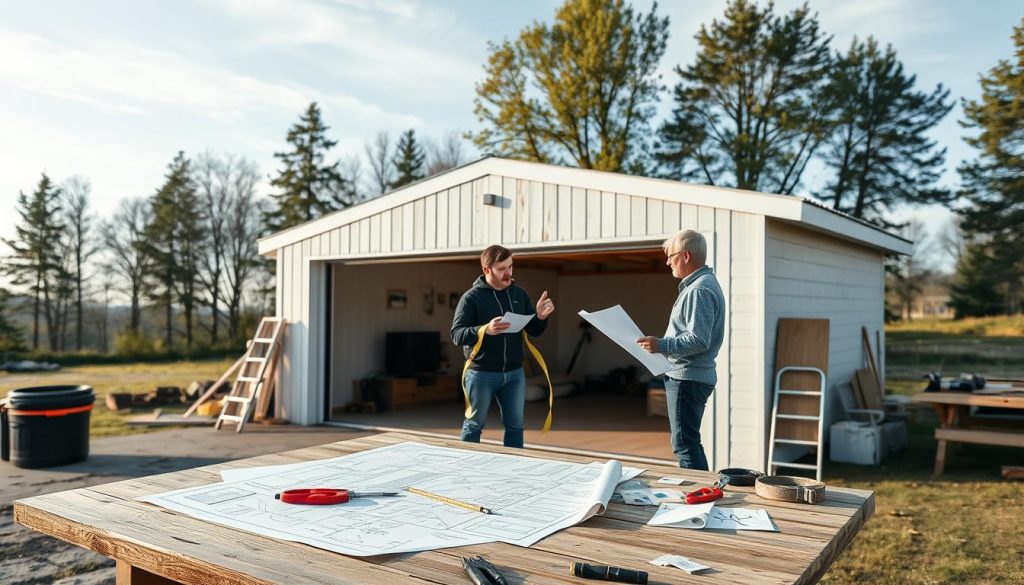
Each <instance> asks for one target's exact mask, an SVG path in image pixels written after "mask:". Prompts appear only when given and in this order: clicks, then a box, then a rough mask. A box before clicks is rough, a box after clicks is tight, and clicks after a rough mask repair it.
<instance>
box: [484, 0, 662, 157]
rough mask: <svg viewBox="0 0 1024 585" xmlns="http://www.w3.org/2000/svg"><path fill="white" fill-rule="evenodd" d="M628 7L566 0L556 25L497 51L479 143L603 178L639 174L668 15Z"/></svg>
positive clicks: (534, 29) (601, 0) (611, 0)
mask: <svg viewBox="0 0 1024 585" xmlns="http://www.w3.org/2000/svg"><path fill="white" fill-rule="evenodd" d="M657 8H658V7H657V4H656V3H655V4H654V5H653V6H652V8H651V12H650V13H648V14H637V13H636V12H635V11H634V10H633V8H632V6H630V5H629V4H627V3H626V2H625V1H624V0H566V1H565V3H564V4H562V6H561V7H560V8H558V10H557V11H556V12H555V21H554V23H553V24H551V25H548V24H544V23H534V24H533V25H531V26H529V27H527V28H525V29H524V30H523V31H522V32H520V34H519V38H518V39H516V40H515V41H508V40H506V41H504V42H502V43H501V44H493V43H492V44H491V45H490V48H489V50H490V55H489V57H488V61H487V64H486V65H485V71H486V78H485V79H484V81H483V82H481V83H479V84H477V86H476V93H477V98H476V100H475V108H474V111H475V112H476V115H477V118H478V119H479V120H480V122H482V123H483V124H484V126H485V127H484V129H483V130H481V131H480V132H478V133H476V134H475V135H473V140H474V142H475V143H476V145H477V146H478V147H479V148H480V149H481V150H485V151H494V152H496V153H498V154H501V155H503V156H509V157H512V158H521V159H526V160H534V161H539V162H544V163H551V164H569V165H575V166H578V167H581V168H586V169H599V170H604V171H615V172H622V171H630V172H635V171H637V170H640V166H641V165H642V163H643V162H644V157H645V155H646V150H647V134H648V123H649V121H650V119H651V117H652V116H654V113H655V112H654V109H655V106H656V104H657V99H658V93H659V92H660V91H661V89H662V87H661V83H660V76H659V75H658V72H657V69H658V62H659V61H661V57H662V55H663V54H664V52H665V45H666V42H667V40H668V18H659V17H658V16H657Z"/></svg>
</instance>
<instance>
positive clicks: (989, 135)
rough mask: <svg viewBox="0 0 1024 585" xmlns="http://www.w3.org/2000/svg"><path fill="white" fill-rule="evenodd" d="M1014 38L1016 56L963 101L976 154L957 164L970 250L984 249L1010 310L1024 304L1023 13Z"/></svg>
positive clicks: (1006, 309) (995, 69)
mask: <svg viewBox="0 0 1024 585" xmlns="http://www.w3.org/2000/svg"><path fill="white" fill-rule="evenodd" d="M1013 42H1014V47H1015V54H1014V57H1013V58H1012V59H1003V60H1000V61H999V63H997V64H996V66H995V67H993V68H992V69H990V70H989V71H988V74H987V75H984V76H982V77H981V97H980V98H979V99H977V100H965V101H964V103H963V107H964V116H965V118H966V120H964V121H963V122H961V125H962V126H963V127H965V128H968V129H972V130H976V131H977V134H976V135H973V136H969V137H967V138H965V140H966V142H967V144H969V145H970V146H972V147H973V148H975V149H977V150H978V155H977V157H976V158H975V159H974V160H971V161H967V162H964V163H963V164H962V165H961V166H960V168H959V169H958V170H959V172H960V178H961V183H962V186H963V187H962V190H961V192H960V194H961V196H962V197H963V198H965V199H966V200H967V201H968V202H969V205H968V206H967V207H966V208H964V209H963V210H962V212H961V213H962V217H963V227H964V230H965V231H966V232H967V234H968V236H969V238H970V239H971V240H972V241H974V242H977V243H976V244H975V246H976V248H975V249H974V250H971V253H969V255H972V256H975V257H976V256H978V255H979V254H980V253H981V252H980V251H979V249H978V248H977V247H978V246H980V247H982V249H983V250H984V251H985V252H986V253H987V255H988V259H989V260H990V261H991V262H990V263H989V265H990V266H991V268H992V270H991V275H990V277H989V279H988V281H989V285H990V287H992V288H995V287H996V286H999V288H1000V289H1001V294H1002V297H1003V311H1004V312H1011V313H1012V312H1018V311H1021V310H1022V309H1024V294H1022V285H1024V230H1021V226H1024V19H1022V20H1021V23H1020V24H1019V25H1018V26H1016V27H1014V29H1013ZM967 264H968V263H966V262H965V263H962V266H963V268H964V269H970V267H969V266H967ZM958 273H959V274H958V277H961V278H965V279H966V277H967V276H968V275H967V274H964V272H963V270H958ZM981 276H983V275H977V277H976V278H974V279H973V281H977V280H981ZM977 288H978V287H977V286H975V289H977ZM964 302H966V299H965V300H964Z"/></svg>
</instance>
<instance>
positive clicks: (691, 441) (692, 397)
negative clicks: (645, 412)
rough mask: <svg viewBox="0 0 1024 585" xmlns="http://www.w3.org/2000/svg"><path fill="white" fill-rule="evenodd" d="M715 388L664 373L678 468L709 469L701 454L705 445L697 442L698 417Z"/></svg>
mask: <svg viewBox="0 0 1024 585" xmlns="http://www.w3.org/2000/svg"><path fill="white" fill-rule="evenodd" d="M714 391H715V387H714V386H708V385H707V384H701V383H700V382H694V381H692V380H676V379H675V378H669V377H668V376H665V398H666V399H667V401H668V424H669V428H670V429H671V433H672V451H673V452H674V453H675V454H676V459H678V460H679V467H683V468H685V469H700V470H702V471H707V470H708V459H707V457H705V456H704V446H703V445H701V444H700V419H701V417H703V416H704V406H705V405H706V404H707V403H708V398H709V397H710V396H711V393H712V392H714Z"/></svg>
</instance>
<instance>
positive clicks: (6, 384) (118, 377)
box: [0, 360, 233, 438]
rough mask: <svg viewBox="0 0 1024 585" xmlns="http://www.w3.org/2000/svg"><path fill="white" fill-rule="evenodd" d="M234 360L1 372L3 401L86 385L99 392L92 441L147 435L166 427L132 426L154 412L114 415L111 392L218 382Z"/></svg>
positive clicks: (170, 409) (167, 409)
mask: <svg viewBox="0 0 1024 585" xmlns="http://www.w3.org/2000/svg"><path fill="white" fill-rule="evenodd" d="M232 363H233V361H232V360H214V361H195V362H192V361H185V362H168V363H154V364H111V365H100V366H74V367H68V368H64V369H61V370H60V371H57V372H34V373H24V374H22V373H7V372H0V398H2V397H4V396H6V395H7V393H8V392H10V391H11V390H15V389H17V388H24V387H26V386H49V385H59V384H87V385H89V386H92V388H93V390H95V391H96V406H95V408H93V409H92V414H91V416H90V435H91V436H92V437H93V438H97V437H109V436H114V435H130V434H134V433H145V432H148V431H152V430H159V429H166V428H167V427H145V426H142V425H129V424H128V422H127V421H128V417H129V416H131V415H133V414H142V413H147V412H151V411H152V410H153V409H152V408H145V409H134V412H132V411H125V410H122V411H118V412H112V411H110V410H108V409H107V407H106V404H105V401H106V395H107V394H108V393H110V392H150V391H152V390H153V389H154V388H156V387H157V386H178V387H181V388H185V387H187V386H188V385H189V384H190V383H191V382H192V381H193V380H216V379H217V378H219V377H220V376H221V374H223V373H224V371H225V370H227V369H228V368H229V367H231V364H232ZM161 408H163V411H164V412H167V413H172V412H178V413H180V412H184V411H185V408H186V405H181V406H164V407H161Z"/></svg>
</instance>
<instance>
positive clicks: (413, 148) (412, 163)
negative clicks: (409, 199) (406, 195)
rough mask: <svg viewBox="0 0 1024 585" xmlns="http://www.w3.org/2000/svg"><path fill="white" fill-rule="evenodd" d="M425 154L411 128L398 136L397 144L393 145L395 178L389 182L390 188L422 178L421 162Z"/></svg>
mask: <svg viewBox="0 0 1024 585" xmlns="http://www.w3.org/2000/svg"><path fill="white" fill-rule="evenodd" d="M426 158H427V156H426V154H425V153H424V152H423V147H422V146H420V143H419V142H416V132H415V131H414V130H413V129H411V128H410V129H409V130H406V131H405V132H403V133H402V135H401V136H399V137H398V144H397V145H395V156H394V159H393V163H394V166H395V180H394V181H392V183H391V188H392V189H397V188H399V187H401V186H403V185H408V184H409V183H412V182H414V181H418V180H420V179H422V178H423V177H424V176H425V175H424V173H423V163H424V161H425V160H426Z"/></svg>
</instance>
